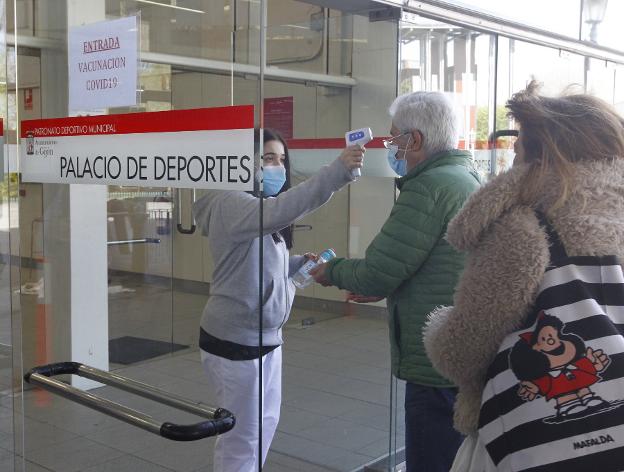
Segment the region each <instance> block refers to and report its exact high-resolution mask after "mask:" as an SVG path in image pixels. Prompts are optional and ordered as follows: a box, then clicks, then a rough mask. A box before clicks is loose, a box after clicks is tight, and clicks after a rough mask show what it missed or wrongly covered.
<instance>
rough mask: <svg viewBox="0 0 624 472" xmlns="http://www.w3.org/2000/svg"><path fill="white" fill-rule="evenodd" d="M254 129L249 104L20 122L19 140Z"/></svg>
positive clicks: (252, 114)
mask: <svg viewBox="0 0 624 472" xmlns="http://www.w3.org/2000/svg"><path fill="white" fill-rule="evenodd" d="M253 127H254V107H253V105H242V106H234V107H221V108H194V109H190V110H173V111H156V112H147V113H125V114H122V115H98V116H77V117H69V118H51V119H44V120H25V121H22V129H21V134H20V135H21V137H22V138H25V137H26V136H27V134H28V133H33V135H34V136H35V137H55V136H56V137H61V136H87V135H106V134H132V133H170V132H177V131H201V130H228V129H249V128H253Z"/></svg>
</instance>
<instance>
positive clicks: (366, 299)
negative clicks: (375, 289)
mask: <svg viewBox="0 0 624 472" xmlns="http://www.w3.org/2000/svg"><path fill="white" fill-rule="evenodd" d="M384 298H385V297H375V296H369V295H360V294H357V293H353V292H347V301H348V302H355V303H374V302H380V301H381V300H383V299H384Z"/></svg>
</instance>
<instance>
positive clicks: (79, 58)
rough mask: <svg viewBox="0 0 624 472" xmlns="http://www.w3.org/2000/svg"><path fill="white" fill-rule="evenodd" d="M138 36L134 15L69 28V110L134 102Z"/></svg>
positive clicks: (85, 109) (108, 106) (132, 103)
mask: <svg viewBox="0 0 624 472" xmlns="http://www.w3.org/2000/svg"><path fill="white" fill-rule="evenodd" d="M138 38H139V28H138V18H137V17H136V16H131V17H128V18H121V19H119V20H111V21H101V22H98V23H92V24H90V25H87V26H78V27H74V28H70V30H69V35H68V41H69V44H68V51H69V52H68V53H69V109H70V112H73V111H77V110H80V111H87V110H94V109H97V108H110V107H118V106H131V105H136V103H137V61H138V56H137V54H138V40H139V39H138Z"/></svg>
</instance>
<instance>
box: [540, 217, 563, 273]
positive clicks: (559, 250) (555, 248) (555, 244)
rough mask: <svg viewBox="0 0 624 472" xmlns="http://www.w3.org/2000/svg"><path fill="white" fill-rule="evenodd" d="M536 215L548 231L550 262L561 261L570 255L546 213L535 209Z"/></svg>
mask: <svg viewBox="0 0 624 472" xmlns="http://www.w3.org/2000/svg"><path fill="white" fill-rule="evenodd" d="M535 216H536V217H537V219H538V221H539V224H540V226H541V227H542V228H544V231H546V236H547V238H548V242H549V245H548V250H549V251H550V263H551V264H554V263H555V261H560V260H562V259H565V258H567V257H568V253H567V252H566V250H565V247H564V246H563V243H562V242H561V238H560V237H559V233H557V231H556V230H555V228H554V227H553V225H552V224H550V221H548V218H547V217H546V214H545V213H544V212H542V211H540V210H535Z"/></svg>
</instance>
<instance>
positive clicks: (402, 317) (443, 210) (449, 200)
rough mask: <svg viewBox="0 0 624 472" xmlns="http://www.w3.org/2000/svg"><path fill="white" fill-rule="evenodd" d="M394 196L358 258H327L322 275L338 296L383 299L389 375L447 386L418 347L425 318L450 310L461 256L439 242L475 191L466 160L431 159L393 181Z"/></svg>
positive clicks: (454, 156) (447, 155) (466, 156)
mask: <svg viewBox="0 0 624 472" xmlns="http://www.w3.org/2000/svg"><path fill="white" fill-rule="evenodd" d="M397 186H398V188H399V190H401V194H400V196H399V198H398V199H397V201H396V203H395V205H394V207H393V208H392V211H391V212H390V216H389V217H388V220H387V221H386V222H385V223H384V225H383V227H382V228H381V231H380V232H379V234H378V235H377V236H376V237H375V239H374V240H373V241H372V243H371V244H370V246H368V248H367V249H366V256H365V258H364V259H334V260H332V261H330V262H329V263H328V266H327V270H326V276H327V278H328V279H329V281H330V282H331V283H332V284H333V285H336V286H338V287H340V288H342V289H346V290H350V291H351V292H354V293H358V294H361V295H376V296H385V297H387V303H388V312H389V315H390V317H389V323H390V344H391V348H392V371H393V373H394V375H396V376H397V377H398V378H400V379H403V380H407V381H409V382H414V383H417V384H420V385H429V386H436V387H447V386H451V385H452V384H451V383H450V382H449V381H448V380H446V379H445V378H444V377H442V376H441V375H440V374H438V373H437V372H436V371H435V370H434V368H433V367H432V366H431V363H430V362H429V359H428V358H427V355H426V353H425V348H424V346H423V340H422V337H423V334H422V331H423V325H424V323H425V320H426V319H427V315H428V314H429V313H430V312H431V311H433V310H434V309H435V308H436V307H438V306H440V305H452V304H453V292H454V290H455V285H456V283H457V281H458V279H459V275H460V273H461V271H462V269H463V265H464V257H463V255H461V254H460V253H458V252H457V251H455V249H453V248H452V247H451V246H450V245H449V244H448V243H447V242H446V240H445V239H444V236H445V234H446V225H447V224H448V222H449V221H450V220H451V218H453V216H455V214H456V213H457V212H458V211H459V209H460V208H461V207H462V205H463V204H464V202H465V201H466V199H467V198H468V196H469V195H470V194H471V193H472V192H474V191H475V190H477V188H478V187H479V186H480V180H479V176H478V174H477V172H476V171H475V170H474V168H473V166H472V160H471V155H470V153H468V152H466V151H460V150H453V151H447V152H444V153H440V154H437V155H435V156H432V157H431V158H429V159H427V160H426V161H424V162H421V163H420V164H418V165H417V166H416V167H415V168H414V169H412V170H411V171H410V172H409V173H408V174H407V175H405V176H404V177H402V178H400V179H397Z"/></svg>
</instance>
